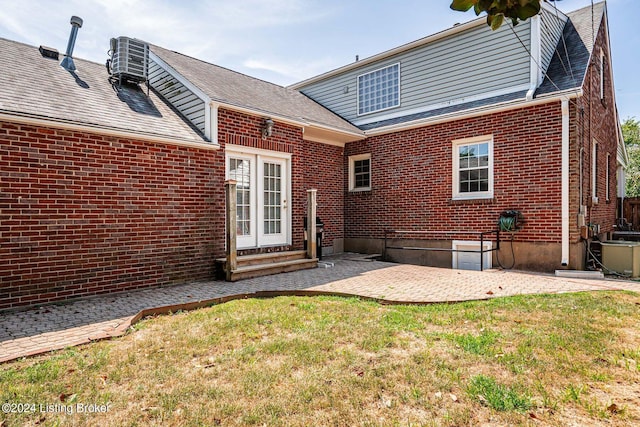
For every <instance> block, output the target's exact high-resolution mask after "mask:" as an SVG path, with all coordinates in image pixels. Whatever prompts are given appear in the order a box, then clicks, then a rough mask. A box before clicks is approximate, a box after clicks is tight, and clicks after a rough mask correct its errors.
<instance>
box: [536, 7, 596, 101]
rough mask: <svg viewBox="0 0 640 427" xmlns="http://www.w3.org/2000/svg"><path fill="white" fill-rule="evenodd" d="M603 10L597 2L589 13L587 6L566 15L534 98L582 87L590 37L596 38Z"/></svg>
mask: <svg viewBox="0 0 640 427" xmlns="http://www.w3.org/2000/svg"><path fill="white" fill-rule="evenodd" d="M604 10H605V3H604V2H600V3H596V4H595V5H594V6H593V11H592V10H591V6H587V7H584V8H582V9H578V10H575V11H573V12H570V13H567V16H568V17H569V20H568V21H567V24H566V25H565V27H564V32H563V37H562V38H561V39H560V41H559V42H558V45H557V47H556V51H555V53H554V54H553V58H552V59H551V62H550V64H549V67H548V68H547V74H546V76H545V79H544V80H543V81H542V84H541V85H540V86H539V87H538V90H537V91H536V96H540V95H544V94H549V93H553V92H558V91H565V90H571V89H579V88H580V87H581V86H582V82H583V80H584V76H585V73H586V72H587V66H588V65H589V58H590V57H591V52H592V51H593V35H594V34H593V33H594V32H595V33H596V34H597V31H598V28H600V23H601V22H602V15H603V14H604ZM565 48H566V51H565ZM567 56H568V58H567Z"/></svg>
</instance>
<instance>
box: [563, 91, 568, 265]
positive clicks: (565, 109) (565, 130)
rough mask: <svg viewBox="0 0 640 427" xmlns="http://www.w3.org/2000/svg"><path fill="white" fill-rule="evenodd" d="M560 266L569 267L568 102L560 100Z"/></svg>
mask: <svg viewBox="0 0 640 427" xmlns="http://www.w3.org/2000/svg"><path fill="white" fill-rule="evenodd" d="M561 167H562V177H561V179H562V202H561V203H562V265H563V266H565V267H566V266H567V265H569V100H568V99H566V98H565V99H563V100H562V166H561Z"/></svg>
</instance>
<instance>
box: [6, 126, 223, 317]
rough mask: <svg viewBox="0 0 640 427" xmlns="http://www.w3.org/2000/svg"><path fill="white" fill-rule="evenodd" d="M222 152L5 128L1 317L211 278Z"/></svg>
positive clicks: (217, 244) (219, 238) (218, 233)
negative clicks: (15, 309) (5, 312)
mask: <svg viewBox="0 0 640 427" xmlns="http://www.w3.org/2000/svg"><path fill="white" fill-rule="evenodd" d="M223 170H224V156H223V154H222V151H211V150H201V149H196V148H188V147H183V146H176V145H165V144H156V143H149V142H143V141H134V140H127V139H122V138H116V137H109V136H103V135H98V134H93V133H85V132H76V131H68V130H61V129H54V128H45V127H36V126H29V125H22V124H16V123H0V178H1V179H0V209H1V211H0V233H1V234H0V260H1V261H0V309H3V308H8V307H12V306H18V305H27V304H35V303H40V302H47V301H54V300H60V299H67V298H72V297H77V296H84V295H93V294H99V293H105V292H113V291H121V290H129V289H137V288H144V287H149V286H155V285H162V284H168V283H175V282H184V281H188V280H194V279H201V278H206V277H210V275H211V273H212V260H213V257H214V255H215V254H220V253H222V252H223V247H224V216H223V213H224V210H223V207H224V191H223V190H224V189H223V186H222V181H223V175H222V171H223Z"/></svg>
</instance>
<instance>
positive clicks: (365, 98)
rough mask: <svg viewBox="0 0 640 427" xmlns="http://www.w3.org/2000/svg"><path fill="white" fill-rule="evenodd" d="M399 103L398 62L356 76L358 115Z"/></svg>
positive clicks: (391, 106) (395, 105)
mask: <svg viewBox="0 0 640 427" xmlns="http://www.w3.org/2000/svg"><path fill="white" fill-rule="evenodd" d="M399 105H400V63H397V64H393V65H389V66H388V67H384V68H379V69H377V70H374V71H371V72H369V73H366V74H361V75H359V76H358V115H362V114H369V113H374V112H376V111H382V110H386V109H389V108H393V107H397V106H399Z"/></svg>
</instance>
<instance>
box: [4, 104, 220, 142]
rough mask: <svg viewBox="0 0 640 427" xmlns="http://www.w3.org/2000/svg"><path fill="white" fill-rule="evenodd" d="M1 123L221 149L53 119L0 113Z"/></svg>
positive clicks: (185, 140) (141, 133) (178, 139)
mask: <svg viewBox="0 0 640 427" xmlns="http://www.w3.org/2000/svg"><path fill="white" fill-rule="evenodd" d="M0 121H7V122H14V123H22V124H28V125H34V126H42V127H49V128H51V127H53V128H59V129H65V130H73V131H78V132H90V133H95V134H100V135H108V136H114V137H117V138H128V139H134V140H139V141H149V142H156V143H162V144H175V145H181V146H184V147H193V148H198V149H204V150H218V149H220V145H218V144H212V143H209V142H205V141H202V142H199V141H193V140H189V139H182V138H173V137H170V136H162V135H154V134H149V133H145V132H133V131H125V130H121V129H115V128H110V127H105V126H100V125H88V124H84V123H74V122H69V121H64V120H57V119H51V118H41V117H33V116H25V115H14V114H10V113H2V112H0Z"/></svg>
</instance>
